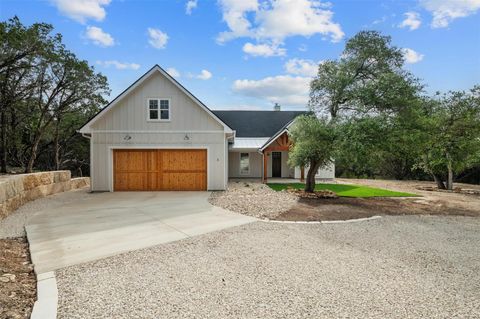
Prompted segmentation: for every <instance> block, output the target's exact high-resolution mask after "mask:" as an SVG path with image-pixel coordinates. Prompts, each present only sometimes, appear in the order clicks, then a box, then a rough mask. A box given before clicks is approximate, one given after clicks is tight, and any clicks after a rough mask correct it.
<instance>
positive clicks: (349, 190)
mask: <svg viewBox="0 0 480 319" xmlns="http://www.w3.org/2000/svg"><path fill="white" fill-rule="evenodd" d="M267 185H268V186H270V188H271V189H273V190H276V191H281V190H283V189H286V188H288V187H290V188H296V189H303V188H305V184H303V183H288V184H279V183H271V184H267ZM323 189H328V190H331V191H332V192H334V193H336V194H337V195H338V196H342V197H413V196H419V195H415V194H410V193H401V192H394V191H389V190H386V189H382V188H373V187H368V186H360V185H345V184H316V185H315V190H323Z"/></svg>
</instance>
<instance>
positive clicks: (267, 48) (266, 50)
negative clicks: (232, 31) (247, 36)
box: [243, 42, 287, 57]
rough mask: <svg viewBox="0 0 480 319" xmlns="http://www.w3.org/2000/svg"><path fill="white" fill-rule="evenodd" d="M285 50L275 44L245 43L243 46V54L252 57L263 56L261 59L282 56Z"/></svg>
mask: <svg viewBox="0 0 480 319" xmlns="http://www.w3.org/2000/svg"><path fill="white" fill-rule="evenodd" d="M286 51H287V50H286V49H284V48H280V47H279V46H278V45H276V44H271V45H269V44H265V43H264V44H253V43H250V42H247V43H245V45H244V46H243V52H245V53H247V54H250V55H252V56H263V57H270V56H284V55H285V53H286Z"/></svg>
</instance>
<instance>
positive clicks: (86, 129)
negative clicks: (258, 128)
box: [78, 64, 233, 133]
mask: <svg viewBox="0 0 480 319" xmlns="http://www.w3.org/2000/svg"><path fill="white" fill-rule="evenodd" d="M156 72H160V74H162V75H163V76H165V77H166V78H167V79H168V80H170V82H172V83H173V84H174V85H175V86H176V87H177V88H178V89H180V91H182V92H183V93H185V94H186V95H187V96H188V97H190V98H191V99H192V100H193V102H195V103H196V104H197V105H198V106H200V107H201V108H202V109H204V110H205V111H206V112H207V113H208V114H209V115H210V116H211V117H213V119H215V120H216V121H217V122H218V123H220V124H221V125H222V126H223V128H224V130H225V132H226V133H232V132H233V130H232V128H231V127H230V126H229V125H227V124H226V123H225V122H223V121H222V120H221V119H220V118H218V116H216V115H215V114H214V113H213V112H212V111H211V110H210V109H209V108H208V107H207V106H206V105H205V104H203V103H202V101H200V100H199V99H198V98H197V97H196V96H194V95H193V94H192V93H190V91H188V90H187V89H186V88H185V87H184V86H183V85H181V84H180V83H179V82H178V81H177V80H175V79H174V78H173V77H172V76H171V75H170V74H168V73H167V72H166V71H165V70H164V69H162V68H161V67H160V66H159V65H158V64H155V65H154V66H153V67H152V68H151V69H150V70H148V71H147V72H146V73H145V74H144V75H142V76H141V77H140V78H139V79H138V80H136V81H135V82H133V83H132V85H130V86H129V87H128V88H126V89H125V91H123V92H122V93H120V94H119V95H118V96H117V97H116V98H114V99H113V100H112V101H111V102H110V103H108V104H107V106H105V107H104V108H103V109H101V110H100V111H99V112H98V113H97V114H95V115H94V116H93V117H92V118H90V119H89V120H88V121H87V123H85V124H84V125H83V126H82V127H81V128H80V129H79V130H78V132H80V133H90V127H91V126H92V125H93V124H94V123H95V122H96V121H98V120H99V119H100V118H102V117H103V116H104V115H105V114H106V113H107V112H108V111H109V110H110V109H112V108H113V107H115V105H116V104H118V102H119V101H121V100H122V99H123V98H124V97H125V96H127V95H128V94H129V93H131V92H132V91H133V90H135V89H136V88H137V87H138V86H140V85H141V84H142V83H143V82H145V81H146V80H147V79H148V78H150V77H151V76H152V75H154V74H155V73H156Z"/></svg>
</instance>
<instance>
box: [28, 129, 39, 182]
mask: <svg viewBox="0 0 480 319" xmlns="http://www.w3.org/2000/svg"><path fill="white" fill-rule="evenodd" d="M38 144H40V134H39V135H38V136H37V137H36V138H35V140H34V141H33V144H32V147H31V148H30V158H29V160H28V163H27V167H25V173H31V172H32V171H33V164H35V159H36V158H37V150H38Z"/></svg>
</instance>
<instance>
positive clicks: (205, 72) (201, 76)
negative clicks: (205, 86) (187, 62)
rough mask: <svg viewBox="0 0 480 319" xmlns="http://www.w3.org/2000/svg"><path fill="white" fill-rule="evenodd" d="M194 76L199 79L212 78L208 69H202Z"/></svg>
mask: <svg viewBox="0 0 480 319" xmlns="http://www.w3.org/2000/svg"><path fill="white" fill-rule="evenodd" d="M195 77H196V78H197V79H200V80H208V79H211V78H212V73H211V72H210V71H208V70H202V72H200V74H199V75H197V76H195Z"/></svg>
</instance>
